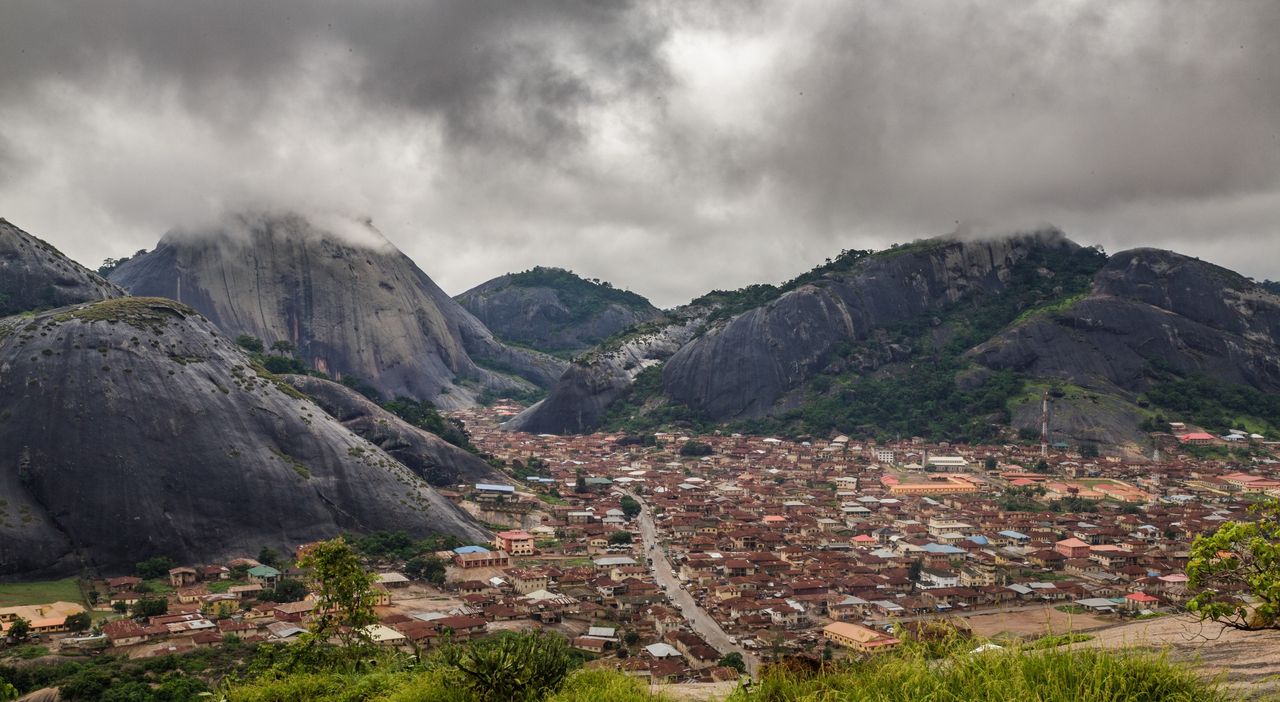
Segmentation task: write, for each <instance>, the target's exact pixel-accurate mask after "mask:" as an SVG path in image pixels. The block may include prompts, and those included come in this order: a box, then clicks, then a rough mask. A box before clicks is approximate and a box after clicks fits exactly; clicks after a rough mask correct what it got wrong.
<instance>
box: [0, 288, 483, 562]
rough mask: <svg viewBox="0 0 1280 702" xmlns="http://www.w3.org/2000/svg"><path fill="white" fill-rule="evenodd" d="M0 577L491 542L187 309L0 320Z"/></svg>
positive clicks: (164, 306)
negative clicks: (263, 552) (454, 540)
mask: <svg viewBox="0 0 1280 702" xmlns="http://www.w3.org/2000/svg"><path fill="white" fill-rule="evenodd" d="M0 447H3V448H2V449H0V496H3V498H4V499H3V502H0V575H13V574H22V575H25V576H36V575H42V574H59V573H70V572H75V571H77V570H79V569H80V568H81V567H84V566H92V567H97V568H100V569H102V570H104V571H106V572H119V571H122V570H126V569H128V568H129V567H130V566H131V564H133V563H135V562H136V561H139V560H142V559H145V558H147V557H149V556H155V555H167V556H170V557H172V558H175V559H177V560H179V561H184V562H193V561H201V560H206V559H218V558H224V557H227V556H231V555H243V554H245V553H256V552H257V550H258V549H260V548H261V547H263V546H271V547H274V548H277V549H291V548H293V547H294V546H296V545H297V544H299V543H304V542H307V541H310V540H314V539H320V538H326V537H332V536H334V535H336V534H338V533H339V532H342V531H355V532H364V531H373V530H383V529H388V530H404V531H408V532H412V533H416V534H427V533H446V534H453V535H455V536H458V537H459V538H462V539H466V540H478V539H484V538H485V536H486V534H485V532H484V530H483V529H482V528H480V527H479V526H478V525H477V524H476V523H475V522H474V521H473V520H472V519H471V518H469V517H468V516H467V515H466V514H465V513H463V512H461V511H460V510H458V509H457V508H456V507H455V506H454V505H452V504H451V503H449V502H448V501H447V500H444V499H443V498H441V497H440V495H439V494H438V493H436V492H435V491H434V490H433V489H432V488H431V487H430V485H428V484H427V483H426V482H424V481H423V480H421V479H420V478H419V477H418V476H417V475H415V474H414V473H413V472H412V471H410V470H409V469H408V468H406V467H405V466H404V465H402V464H401V463H400V462H398V461H396V460H395V459H393V458H392V457H391V456H389V455H387V454H386V453H385V452H384V451H382V450H381V449H380V448H378V447H377V446H375V445H373V444H372V443H370V442H368V441H366V440H365V439H363V438H361V437H359V436H356V435H355V434H353V433H352V432H351V430H349V429H348V428H347V427H345V426H343V425H342V424H341V423H340V422H338V420H336V419H334V418H332V417H330V416H329V415H328V414H326V413H325V412H324V411H323V410H321V409H320V407H318V406H317V405H316V404H315V403H314V402H312V401H311V400H309V399H307V398H306V397H305V396H303V395H301V394H300V393H298V392H296V391H295V390H294V389H293V388H292V387H290V386H288V385H286V384H284V383H283V382H281V381H280V380H279V379H277V378H275V377H274V376H271V375H270V374H267V373H265V372H263V371H260V370H255V368H254V367H252V365H251V362H250V359H249V358H248V357H247V356H246V355H245V354H244V353H242V352H241V351H240V349H238V348H237V347H235V345H234V344H233V343H232V342H231V341H230V340H228V339H227V337H225V336H223V335H222V334H221V333H220V332H219V331H218V330H217V329H216V328H215V327H214V325H212V324H211V323H210V322H209V321H208V320H206V319H205V318H203V317H202V316H200V314H199V313H198V312H196V311H195V310H193V309H192V308H190V307H187V306H186V305H182V304H179V303H176V302H173V301H170V300H163V299H156V298H128V297H126V298H119V299H113V300H107V301H103V302H97V303H91V304H84V305H79V306H73V307H67V308H62V309H59V310H54V311H50V312H45V313H42V314H37V315H35V316H34V317H30V318H28V317H10V318H8V319H5V320H2V321H0Z"/></svg>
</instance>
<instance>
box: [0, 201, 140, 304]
mask: <svg viewBox="0 0 1280 702" xmlns="http://www.w3.org/2000/svg"><path fill="white" fill-rule="evenodd" d="M121 295H124V291H123V290H121V289H120V288H118V287H116V286H114V285H112V284H111V283H108V282H107V281H106V280H104V279H103V278H102V276H100V275H98V274H97V273H94V272H92V271H90V270H88V269H86V268H85V267H84V266H81V265H80V264H78V263H76V262H75V261H72V260H71V259H69V258H67V257H66V256H64V255H62V252H60V251H58V250H57V249H55V248H54V247H53V246H51V245H49V244H47V243H45V242H44V241H41V240H40V239H37V238H36V237H34V236H31V235H30V234H28V233H26V232H24V231H22V230H21V229H19V228H17V227H15V226H14V225H12V224H10V223H9V222H8V221H7V220H5V219H3V218H0V317H7V316H9V315H12V314H18V313H20V312H32V311H36V310H47V309H53V308H54V307H62V306H64V305H71V304H75V303H77V302H88V301H90V300H105V299H107V298H112V297H120V296H121Z"/></svg>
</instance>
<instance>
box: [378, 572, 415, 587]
mask: <svg viewBox="0 0 1280 702" xmlns="http://www.w3.org/2000/svg"><path fill="white" fill-rule="evenodd" d="M377 582H378V584H379V585H382V586H383V587H388V588H393V589H394V588H403V587H409V578H407V577H405V576H404V574H403V573H394V572H393V573H378V581H377Z"/></svg>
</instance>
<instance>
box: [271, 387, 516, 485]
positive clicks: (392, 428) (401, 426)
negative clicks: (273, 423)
mask: <svg viewBox="0 0 1280 702" xmlns="http://www.w3.org/2000/svg"><path fill="white" fill-rule="evenodd" d="M281 378H282V379H283V380H284V381H285V382H287V383H289V384H290V385H292V386H293V387H295V388H297V389H298V390H299V391H300V392H302V393H303V394H304V395H306V396H308V397H310V398H311V399H313V400H315V401H316V404H318V405H320V407H321V409H323V410H324V411H325V412H328V413H329V415H330V416H332V417H333V418H334V419H337V420H338V421H339V422H342V424H343V426H345V427H347V428H348V429H350V430H351V431H353V432H355V433H356V434H359V435H360V436H362V437H364V438H365V439H367V440H369V441H370V442H372V443H373V444H375V445H376V446H377V447H378V448H380V449H382V450H383V451H386V452H387V453H388V454H389V455H390V456H391V457H392V458H394V459H396V460H397V461H400V462H401V463H403V464H405V465H406V466H408V467H409V469H410V470H412V471H413V472H414V473H417V474H418V476H419V477H421V478H422V479H423V480H426V481H427V482H429V483H431V484H432V485H435V486H437V487H446V486H447V487H452V486H455V485H457V484H459V483H475V482H489V483H494V482H497V483H502V482H505V478H503V477H502V474H501V473H499V472H498V471H497V470H495V469H494V468H493V466H491V465H489V464H488V463H486V462H485V461H484V460H482V459H481V458H480V457H479V456H476V455H475V454H473V453H470V452H469V451H466V450H465V449H461V448H458V447H457V446H454V445H453V444H451V443H449V442H447V441H445V440H444V439H441V438H440V437H438V436H436V435H435V434H432V433H431V432H429V431H425V430H423V429H419V428H418V427H415V426H413V425H412V424H409V423H408V422H406V421H404V420H403V419H401V418H399V417H397V416H396V415H394V414H392V413H390V412H388V411H386V410H385V409H383V408H381V407H379V406H378V405H377V404H375V403H373V402H371V401H369V399H368V398H366V397H365V396H364V395H361V394H360V393H358V392H356V391H354V390H352V389H351V388H348V387H347V386H345V385H342V384H340V383H335V382H333V381H330V380H324V379H321V378H315V377H312V376H307V375H285V376H281Z"/></svg>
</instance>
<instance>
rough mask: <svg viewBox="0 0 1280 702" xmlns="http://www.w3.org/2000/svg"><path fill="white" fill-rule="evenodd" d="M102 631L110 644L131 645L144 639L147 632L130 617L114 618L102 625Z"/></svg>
mask: <svg viewBox="0 0 1280 702" xmlns="http://www.w3.org/2000/svg"><path fill="white" fill-rule="evenodd" d="M102 633H103V634H104V635H105V636H106V637H107V640H108V641H110V642H111V645H112V646H132V645H133V644H140V643H142V642H143V641H146V640H147V638H148V634H147V631H146V629H144V628H143V627H142V625H141V624H139V623H137V622H135V621H133V620H132V619H116V620H114V621H109V622H107V623H106V624H103V625H102Z"/></svg>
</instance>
